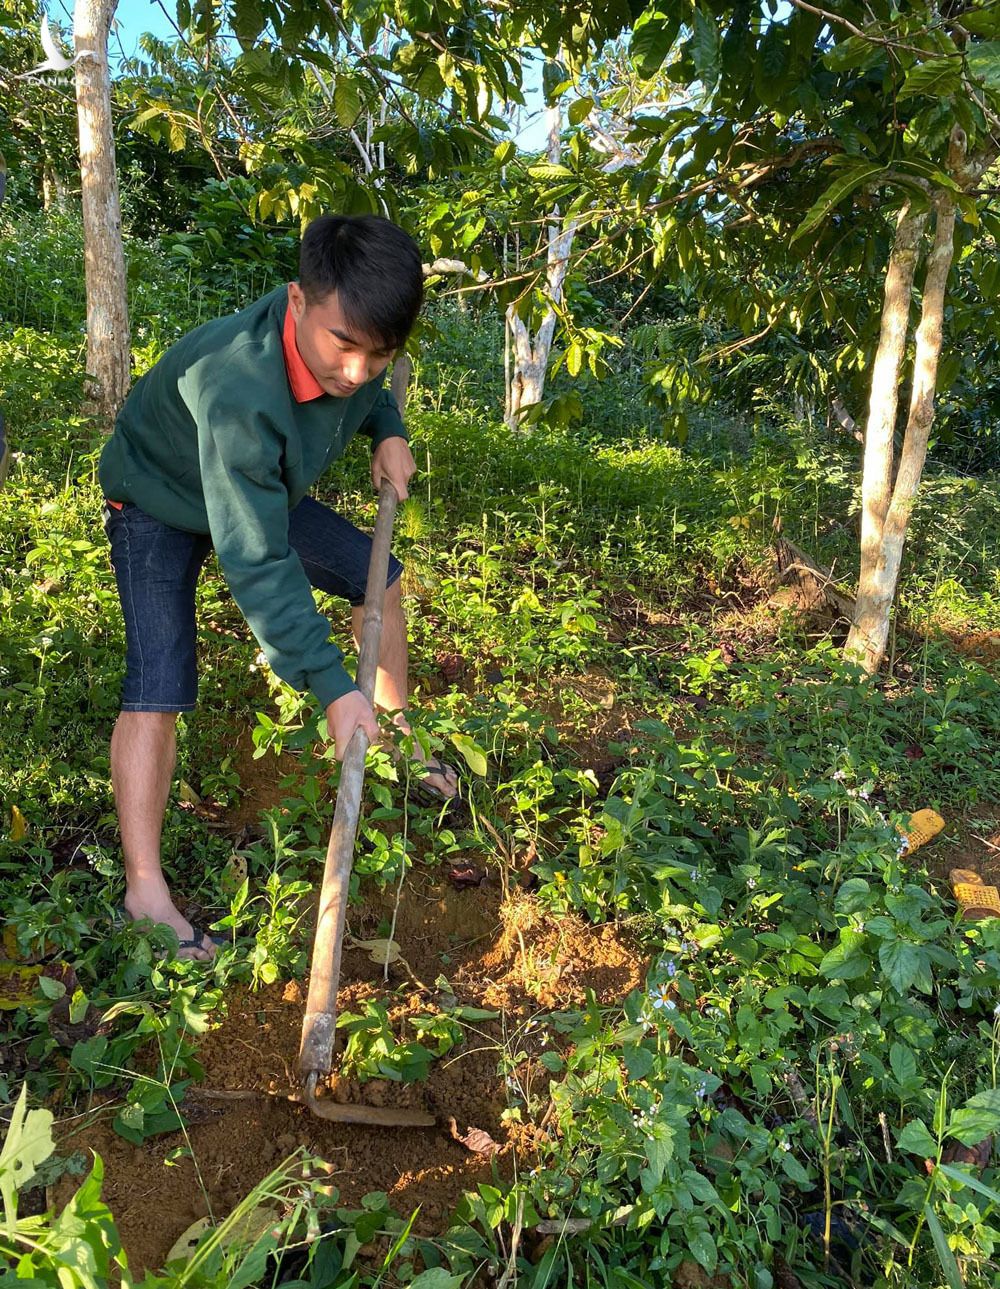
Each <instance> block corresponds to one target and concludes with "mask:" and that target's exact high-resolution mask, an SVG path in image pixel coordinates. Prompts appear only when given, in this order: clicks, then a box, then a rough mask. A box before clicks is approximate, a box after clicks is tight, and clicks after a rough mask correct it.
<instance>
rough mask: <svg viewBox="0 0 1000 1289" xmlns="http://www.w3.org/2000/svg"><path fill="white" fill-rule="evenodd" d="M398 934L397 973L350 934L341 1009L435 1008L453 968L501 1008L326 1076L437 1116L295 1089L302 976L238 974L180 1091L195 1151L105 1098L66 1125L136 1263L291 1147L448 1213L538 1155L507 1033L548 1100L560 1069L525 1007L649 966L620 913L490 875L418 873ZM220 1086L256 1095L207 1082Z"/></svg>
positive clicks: (467, 1000) (156, 1254) (351, 1195)
mask: <svg viewBox="0 0 1000 1289" xmlns="http://www.w3.org/2000/svg"><path fill="white" fill-rule="evenodd" d="M391 911H392V910H391V906H390V905H389V904H388V903H386V902H384V901H379V900H373V901H370V902H369V903H368V904H366V905H365V906H364V907H362V908H361V909H359V910H356V911H355V912H354V913H353V914H352V916H351V918H350V924H351V925H350V930H351V932H352V934H353V936H354V938H355V939H358V940H360V939H366V938H369V937H374V936H375V935H377V934H378V933H379V928H380V926H381V927H384V923H385V921H386V919H387V916H391ZM383 933H384V932H383ZM395 938H396V940H397V942H398V943H399V945H400V947H401V949H402V952H403V955H404V957H405V960H406V966H404V965H403V964H402V963H398V962H397V963H394V964H393V965H392V966H391V967H390V968H389V972H390V976H389V982H388V984H386V983H385V982H384V981H383V979H382V971H383V969H382V968H381V967H379V966H377V965H375V964H374V963H373V962H372V961H371V959H370V957H369V956H368V953H367V952H366V951H365V950H363V949H359V948H350V947H348V948H346V949H345V952H344V960H343V969H342V977H341V980H342V987H341V990H340V995H339V1000H338V1002H339V1007H340V1010H341V1011H345V1010H356V1009H358V1008H359V1006H360V1005H363V1003H364V1001H365V1000H366V999H373V998H381V999H383V1000H385V1001H386V1002H387V1004H388V1008H389V1015H390V1018H391V1019H392V1021H393V1023H394V1025H396V1024H397V1022H401V1021H402V1018H403V1017H404V1016H405V1015H406V1014H407V1013H411V1014H412V1013H413V1012H418V1011H419V1012H424V1013H426V1012H427V1011H433V1010H434V1009H435V1008H436V1007H437V1006H438V1005H440V1004H441V1002H442V1001H443V996H442V993H441V990H440V986H438V985H437V984H436V981H437V979H438V977H439V976H440V975H441V974H444V975H446V977H447V980H448V983H449V984H450V987H451V990H452V991H453V993H454V996H455V998H456V999H457V1001H458V1003H460V1004H463V1005H465V1006H474V1007H480V1008H484V1009H488V1010H492V1011H498V1012H500V1016H499V1018H498V1019H496V1020H489V1021H482V1022H476V1023H475V1025H474V1026H473V1032H468V1033H467V1035H466V1038H465V1041H464V1042H463V1043H462V1044H460V1045H459V1046H457V1047H455V1048H454V1049H452V1051H451V1052H449V1053H448V1054H447V1055H445V1056H443V1057H441V1058H439V1059H437V1060H435V1061H434V1063H433V1065H432V1066H431V1071H430V1075H429V1077H428V1079H427V1081H426V1083H420V1084H408V1085H401V1084H396V1083H389V1082H386V1081H382V1080H378V1081H372V1082H368V1083H366V1084H363V1085H358V1084H356V1083H348V1082H347V1081H346V1080H338V1079H336V1078H335V1079H334V1080H333V1082H332V1086H331V1089H330V1091H331V1093H332V1095H334V1097H335V1098H336V1099H337V1100H344V1099H349V1100H352V1101H360V1102H364V1103H367V1104H373V1105H393V1106H400V1107H413V1108H419V1109H423V1110H427V1111H429V1112H430V1113H431V1114H433V1115H434V1116H435V1119H436V1123H437V1126H436V1127H434V1128H429V1129H400V1128H392V1129H378V1128H367V1127H357V1126H347V1125H340V1124H332V1123H328V1122H325V1121H323V1120H320V1119H317V1118H315V1117H314V1116H313V1115H311V1114H310V1112H309V1111H308V1110H307V1109H305V1108H303V1107H302V1106H299V1105H297V1104H295V1103H293V1102H290V1101H288V1100H287V1096H288V1094H289V1093H290V1092H291V1091H292V1090H293V1089H294V1086H295V1077H294V1067H295V1061H296V1057H297V1053H298V1044H299V1034H300V1028H301V1024H302V1013H303V1007H304V1002H305V985H304V984H302V983H300V982H297V981H291V982H287V983H284V984H276V985H274V986H271V987H268V988H264V989H261V990H260V991H258V992H256V993H253V992H250V991H249V990H247V989H242V988H240V989H233V990H231V992H230V994H229V996H228V999H227V1004H228V1009H227V1016H226V1019H225V1020H224V1021H223V1023H222V1024H221V1025H220V1026H219V1027H218V1028H217V1029H215V1030H213V1031H211V1032H210V1033H209V1034H207V1035H206V1036H205V1037H204V1039H203V1041H202V1043H201V1045H200V1047H199V1053H198V1055H199V1059H200V1061H201V1062H202V1064H203V1065H204V1068H205V1079H204V1081H203V1083H202V1084H201V1085H200V1086H199V1087H197V1088H192V1089H191V1091H190V1092H189V1094H188V1097H187V1099H186V1101H185V1103H184V1113H185V1117H186V1119H187V1141H189V1142H190V1145H191V1148H192V1152H193V1158H191V1157H189V1156H187V1155H186V1154H181V1155H180V1156H179V1157H178V1158H177V1159H176V1160H174V1161H173V1162H171V1163H170V1164H167V1163H165V1162H164V1161H165V1158H166V1157H168V1156H170V1155H171V1153H172V1152H177V1151H178V1150H179V1148H182V1147H184V1146H185V1145H186V1144H187V1142H186V1140H185V1137H184V1135H183V1134H182V1133H180V1132H178V1133H175V1134H171V1135H169V1136H164V1137H158V1138H155V1139H153V1140H151V1141H148V1142H146V1143H144V1144H143V1145H142V1146H133V1145H131V1144H130V1143H128V1142H126V1141H124V1140H123V1139H122V1138H121V1137H119V1136H117V1134H116V1133H115V1132H114V1131H113V1130H112V1128H111V1126H110V1116H106V1117H104V1118H102V1119H101V1120H100V1121H99V1122H96V1123H94V1124H93V1125H92V1126H89V1127H88V1128H87V1129H86V1130H85V1131H84V1132H82V1133H80V1134H74V1136H73V1148H74V1149H79V1148H81V1147H83V1148H90V1149H93V1150H95V1151H97V1152H98V1154H100V1156H101V1158H102V1159H103V1160H104V1165H105V1188H104V1194H105V1198H106V1199H107V1201H108V1203H109V1204H110V1206H111V1209H112V1211H113V1212H114V1214H115V1217H116V1219H117V1221H118V1226H119V1230H120V1232H121V1235H122V1240H123V1243H124V1245H125V1248H126V1250H127V1252H128V1255H129V1262H130V1266H131V1267H132V1269H133V1273H135V1272H139V1273H141V1272H142V1270H144V1269H147V1268H151V1269H155V1268H158V1267H160V1266H161V1265H162V1263H163V1261H164V1259H165V1257H166V1255H167V1252H168V1251H169V1249H170V1247H171V1246H172V1244H173V1243H174V1241H175V1240H176V1239H177V1237H178V1236H179V1235H180V1234H181V1232H182V1231H183V1230H184V1229H185V1228H186V1227H187V1226H188V1225H190V1223H191V1222H193V1221H194V1220H195V1219H196V1218H199V1217H202V1216H204V1215H205V1214H206V1213H208V1212H209V1211H211V1213H212V1214H213V1215H214V1217H215V1218H216V1219H220V1218H222V1217H224V1216H225V1215H226V1214H227V1213H228V1212H229V1211H230V1210H231V1209H232V1208H233V1206H234V1205H235V1204H236V1203H237V1202H238V1201H239V1200H240V1199H242V1198H243V1196H244V1195H246V1194H247V1193H248V1191H249V1190H250V1189H251V1188H252V1187H253V1186H254V1185H255V1184H256V1183H257V1182H258V1181H260V1179H261V1178H262V1177H264V1176H265V1175H266V1174H267V1173H268V1172H269V1171H270V1170H271V1169H272V1168H273V1167H274V1166H275V1165H276V1164H277V1163H279V1162H280V1161H281V1160H282V1159H284V1158H286V1157H287V1156H288V1155H289V1154H291V1153H292V1152H293V1151H294V1150H295V1149H296V1148H297V1147H304V1148H305V1150H306V1151H307V1152H308V1153H309V1154H311V1155H314V1156H318V1157H320V1158H322V1159H324V1160H326V1161H327V1163H328V1164H329V1166H330V1169H331V1177H330V1180H331V1182H332V1183H333V1184H334V1185H335V1186H336V1187H337V1188H338V1190H339V1192H340V1202H341V1203H342V1204H344V1205H346V1206H348V1207H357V1206H358V1205H359V1204H360V1201H361V1198H362V1196H363V1195H365V1194H367V1193H368V1192H369V1191H385V1192H386V1193H387V1194H388V1195H389V1196H390V1199H391V1202H392V1205H393V1207H394V1208H395V1209H396V1210H397V1211H399V1212H403V1213H409V1212H411V1211H412V1210H413V1209H414V1208H416V1207H417V1206H418V1205H419V1206H420V1215H419V1217H418V1220H417V1226H416V1229H417V1230H418V1231H421V1232H423V1233H432V1232H436V1231H440V1230H442V1229H443V1228H444V1227H445V1226H446V1225H447V1221H448V1218H449V1215H450V1213H451V1211H452V1209H453V1208H454V1206H455V1204H456V1203H457V1201H458V1200H459V1198H460V1197H461V1194H462V1192H463V1191H464V1190H467V1189H470V1188H474V1187H475V1185H476V1183H477V1182H480V1181H488V1180H490V1179H491V1178H492V1177H493V1175H494V1169H496V1170H497V1172H498V1173H499V1175H500V1176H501V1177H504V1178H510V1177H511V1176H513V1174H514V1171H515V1168H517V1167H519V1166H530V1163H531V1154H532V1143H533V1141H534V1140H535V1132H536V1129H535V1127H534V1125H533V1124H531V1123H530V1122H528V1123H525V1122H522V1123H517V1122H516V1121H515V1122H510V1123H509V1122H506V1121H505V1120H504V1118H503V1117H502V1116H503V1111H504V1109H505V1108H506V1107H507V1106H508V1105H510V1104H511V1099H510V1097H511V1094H510V1091H509V1089H508V1086H507V1084H506V1082H505V1074H506V1073H509V1072H510V1071H509V1070H505V1068H504V1065H503V1060H502V1058H503V1055H504V1051H505V1049H506V1051H507V1052H508V1053H511V1052H517V1051H524V1052H527V1053H528V1056H527V1059H526V1060H525V1061H522V1062H521V1064H520V1065H519V1066H518V1067H517V1069H516V1071H515V1075H516V1082H517V1084H518V1086H519V1087H520V1088H521V1089H522V1090H528V1092H529V1095H531V1096H533V1097H536V1096H537V1097H539V1100H540V1102H541V1105H542V1110H541V1111H540V1113H539V1118H541V1117H542V1116H543V1115H544V1110H545V1108H546V1103H547V1097H546V1096H545V1095H544V1092H545V1089H546V1087H547V1080H548V1078H549V1076H548V1074H547V1073H546V1071H545V1070H544V1068H543V1067H542V1066H541V1065H540V1064H539V1063H538V1061H537V1057H538V1055H539V1054H540V1053H541V1051H542V1050H543V1046H542V1043H543V1040H544V1037H545V1027H544V1025H540V1026H537V1027H532V1029H531V1031H530V1033H529V1032H528V1031H526V1030H525V1029H524V1026H525V1023H526V1022H527V1021H528V1020H529V1019H530V1018H532V1017H535V1016H537V1015H538V1014H539V1013H540V1012H543V1011H549V1010H553V1009H556V1008H560V1007H572V1006H575V1005H577V1004H579V1003H581V1002H582V1001H583V1000H584V999H585V997H586V993H587V991H588V990H591V989H592V990H593V991H594V992H595V994H596V995H597V997H598V999H599V1000H601V1001H602V1002H605V1003H611V1002H613V1001H614V1000H616V999H620V998H621V997H622V996H623V995H624V994H625V993H627V992H628V991H629V990H630V989H632V988H634V987H636V986H638V985H640V984H641V983H642V980H643V977H644V964H643V963H642V962H641V961H640V960H639V959H638V958H637V957H636V955H635V954H634V953H633V952H632V951H631V950H630V949H629V947H628V945H627V943H625V942H624V941H623V939H622V938H621V937H620V936H619V935H618V934H617V933H616V932H615V930H614V929H613V928H611V927H602V928H591V927H588V926H586V925H584V924H583V923H582V922H580V921H578V920H577V919H575V918H572V917H561V918H558V919H552V918H550V917H547V916H546V915H545V914H544V913H543V911H542V910H541V909H540V907H539V906H538V904H537V903H536V902H535V901H534V900H533V899H532V898H531V897H530V896H527V895H524V894H520V893H518V894H516V895H514V896H513V897H512V898H511V899H510V900H508V901H507V902H502V901H501V896H500V891H499V888H498V887H496V886H494V885H491V884H490V883H489V882H487V883H486V884H484V885H483V886H482V887H478V888H470V889H465V890H454V889H453V888H452V887H450V886H448V885H441V884H438V883H436V882H433V881H430V880H427V879H425V880H424V881H423V882H422V883H421V879H420V877H419V876H418V875H414V878H413V880H412V881H411V883H410V884H409V886H408V887H407V889H406V891H405V892H404V897H403V900H402V901H401V904H400V908H399V912H398V917H397V923H396V932H395ZM407 967H408V969H409V970H407ZM397 1030H398V1025H397ZM408 1036H411V1035H408ZM515 1038H516V1044H517V1046H516V1047H515V1046H513V1041H514V1040H515ZM227 1092H228V1093H240V1092H242V1093H250V1094H254V1095H251V1096H249V1097H242V1098H239V1099H231V1098H226V1097H223V1096H219V1095H215V1096H213V1095H212V1094H213V1093H214V1094H221V1093H227ZM539 1094H541V1095H540V1096H539ZM525 1113H526V1112H525V1111H524V1109H523V1107H522V1115H524V1114H525ZM452 1117H453V1118H454V1120H455V1121H456V1125H457V1129H458V1131H459V1133H461V1134H465V1133H466V1132H467V1130H468V1129H469V1128H472V1127H475V1128H479V1129H483V1130H485V1131H486V1132H488V1133H489V1134H490V1136H491V1137H492V1138H493V1140H494V1141H495V1142H496V1143H497V1144H498V1145H499V1147H500V1149H499V1151H498V1152H497V1153H496V1154H495V1155H493V1156H492V1157H491V1156H489V1155H485V1154H473V1153H471V1152H470V1151H469V1150H467V1149H466V1147H465V1146H463V1145H462V1144H461V1143H460V1142H458V1141H457V1140H455V1139H454V1137H453V1135H452V1132H451V1130H450V1128H449V1119H450V1118H452ZM199 1179H200V1180H199ZM202 1187H204V1191H203V1190H202ZM68 1193H69V1187H68V1186H67V1187H66V1190H65V1193H62V1194H59V1195H57V1197H56V1198H57V1200H58V1201H59V1202H60V1203H62V1202H65V1199H66V1198H67V1197H68Z"/></svg>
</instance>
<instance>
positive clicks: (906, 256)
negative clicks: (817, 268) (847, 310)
mask: <svg viewBox="0 0 1000 1289" xmlns="http://www.w3.org/2000/svg"><path fill="white" fill-rule="evenodd" d="M926 222H927V213H926V212H925V211H924V212H919V213H915V212H914V210H913V207H912V204H911V203H910V202H909V201H907V202H906V203H905V204H904V205H903V207H902V209H901V210H900V212H899V220H898V222H897V224H896V237H895V241H894V242H893V247H892V252H891V254H890V256H889V264H888V267H887V269H886V274H885V299H884V302H883V305H882V325H881V330H880V332H879V343H878V350H877V352H876V354H875V362H874V365H873V367H872V382H871V397H870V400H869V405H868V423H867V425H866V427H865V451H864V464H863V467H862V475H861V575H860V578H859V581H858V603H859V605H863V604H867V603H868V601H869V600H870V598H871V596H872V595H873V594H875V593H876V592H877V591H878V588H877V586H876V573H877V569H878V563H879V558H880V555H881V551H882V530H883V526H884V524H885V517H886V514H887V513H888V510H889V503H890V501H891V498H892V466H893V434H894V432H895V427H896V408H897V406H898V402H899V377H900V369H901V368H902V365H903V355H904V354H905V352H906V333H907V329H908V326H909V320H910V298H911V295H912V293H913V275H914V271H915V269H916V264H917V258H918V256H919V253H920V241H921V238H922V236H923V232H924V225H925V224H926ZM890 604H891V597H890ZM866 641H867V634H866V631H863V630H862V628H861V627H860V626H859V624H858V619H855V623H854V625H853V626H852V628H851V631H850V633H849V635H848V637H847V645H846V649H845V652H847V653H848V654H851V653H857V654H859V655H861V657H862V659H863V660H864V665H865V666H866V667H868V668H869V669H870V670H874V669H875V667H877V666H878V660H876V661H875V663H874V665H872V664H871V663H870V661H869V658H870V656H871V650H870V649H869V647H868V644H867V643H866ZM880 657H881V653H879V658H880Z"/></svg>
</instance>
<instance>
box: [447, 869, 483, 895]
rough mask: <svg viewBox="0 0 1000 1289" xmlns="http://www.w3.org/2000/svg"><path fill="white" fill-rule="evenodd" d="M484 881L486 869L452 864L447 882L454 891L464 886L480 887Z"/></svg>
mask: <svg viewBox="0 0 1000 1289" xmlns="http://www.w3.org/2000/svg"><path fill="white" fill-rule="evenodd" d="M485 880H486V869H485V868H480V867H479V866H478V865H477V864H453V865H452V867H451V870H450V871H449V873H448V881H449V882H451V884H452V886H454V887H455V889H456V890H459V891H460V890H462V889H463V888H464V887H466V886H482V884H483V882H484V881H485Z"/></svg>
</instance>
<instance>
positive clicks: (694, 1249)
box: [688, 1231, 719, 1275]
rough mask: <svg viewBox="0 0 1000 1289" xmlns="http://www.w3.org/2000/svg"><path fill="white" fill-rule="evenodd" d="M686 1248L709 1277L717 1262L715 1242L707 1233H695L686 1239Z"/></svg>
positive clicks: (717, 1254)
mask: <svg viewBox="0 0 1000 1289" xmlns="http://www.w3.org/2000/svg"><path fill="white" fill-rule="evenodd" d="M688 1248H689V1249H690V1251H691V1253H692V1254H693V1255H694V1258H695V1260H696V1261H697V1262H699V1263H701V1265H702V1266H703V1267H704V1268H705V1270H706V1271H707V1272H708V1274H709V1275H713V1274H714V1272H715V1268H716V1264H717V1263H718V1261H719V1253H718V1250H717V1249H716V1247H715V1241H714V1240H713V1239H712V1237H711V1236H710V1235H709V1233H708V1232H707V1231H695V1232H694V1234H693V1235H690V1236H689V1237H688Z"/></svg>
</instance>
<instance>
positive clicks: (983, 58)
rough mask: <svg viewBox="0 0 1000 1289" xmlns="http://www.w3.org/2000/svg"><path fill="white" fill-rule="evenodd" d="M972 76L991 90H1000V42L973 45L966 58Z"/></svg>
mask: <svg viewBox="0 0 1000 1289" xmlns="http://www.w3.org/2000/svg"><path fill="white" fill-rule="evenodd" d="M965 61H966V65H967V67H968V69H969V71H970V72H971V74H972V75H973V76H974V77H975V78H976V80H977V81H980V82H981V83H982V84H983V85H985V87H986V88H987V89H989V90H998V89H1000V40H984V41H982V42H981V43H980V44H978V45H973V46H972V48H971V49H970V50H969V52H968V53H967V54H966V56H965Z"/></svg>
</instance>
